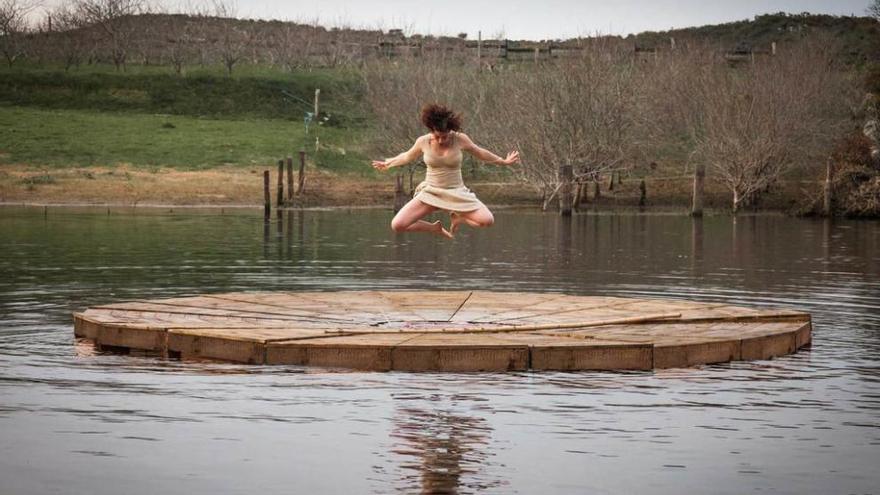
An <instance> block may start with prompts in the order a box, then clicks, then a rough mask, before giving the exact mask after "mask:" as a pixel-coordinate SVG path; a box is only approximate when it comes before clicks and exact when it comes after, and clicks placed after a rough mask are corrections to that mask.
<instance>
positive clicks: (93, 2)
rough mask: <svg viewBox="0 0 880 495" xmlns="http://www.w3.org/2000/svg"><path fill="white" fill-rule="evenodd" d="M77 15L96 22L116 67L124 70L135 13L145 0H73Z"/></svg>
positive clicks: (133, 30)
mask: <svg viewBox="0 0 880 495" xmlns="http://www.w3.org/2000/svg"><path fill="white" fill-rule="evenodd" d="M71 4H72V6H73V7H72V8H73V10H74V11H75V13H76V16H77V17H78V18H79V19H81V20H82V21H83V22H84V23H85V24H87V25H94V26H96V27H97V28H98V29H100V31H101V32H102V33H103V35H104V40H105V41H106V42H107V44H108V49H109V51H110V57H111V59H112V60H113V64H114V65H115V66H116V69H117V70H125V62H126V60H127V58H128V55H129V51H130V50H131V45H132V39H133V37H134V34H135V30H136V29H137V26H136V24H135V22H133V19H132V17H133V16H134V15H136V14H138V13H140V12H141V11H142V9H143V7H144V5H145V2H144V0H73V1H72V2H71Z"/></svg>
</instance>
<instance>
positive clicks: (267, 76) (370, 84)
mask: <svg viewBox="0 0 880 495" xmlns="http://www.w3.org/2000/svg"><path fill="white" fill-rule="evenodd" d="M2 10H3V16H0V19H6V21H4V23H3V26H4V27H3V31H2V32H0V49H2V52H3V54H4V56H5V58H6V61H7V64H6V65H7V67H6V68H5V69H4V71H3V78H2V81H0V101H2V102H3V103H4V104H5V105H12V106H14V107H15V108H19V109H21V108H43V109H66V110H71V111H81V112H104V113H106V112H126V113H130V114H132V115H139V114H143V115H152V114H168V115H182V116H189V117H193V118H203V117H209V118H212V119H270V120H271V119H279V120H287V121H294V122H296V121H300V120H301V119H302V118H303V115H304V114H305V115H306V119H307V120H308V119H309V117H308V115H309V111H310V105H311V98H312V94H313V92H314V90H315V89H319V88H320V89H321V90H322V93H321V94H322V98H324V99H325V100H324V107H323V108H324V112H323V113H322V120H321V121H320V122H318V123H319V124H321V125H324V126H326V127H334V128H336V129H337V131H335V132H336V134H335V136H336V137H337V138H338V139H339V140H340V141H339V142H336V143H333V142H326V141H324V142H321V141H320V140H316V142H315V150H316V151H317V150H319V149H325V150H340V149H341V150H342V151H340V152H339V153H338V154H337V155H335V157H334V155H332V154H331V155H328V156H327V160H329V161H331V162H332V161H334V160H339V161H340V162H343V161H347V162H348V163H354V162H356V161H357V160H360V159H363V158H364V157H366V156H368V155H373V156H376V155H382V154H385V155H387V154H391V153H394V152H396V151H399V150H400V148H401V147H404V146H408V145H409V143H411V142H412V140H413V139H414V138H415V137H416V136H417V135H418V134H419V133H421V132H422V130H421V129H420V128H419V125H418V122H416V120H415V119H414V118H412V119H409V118H406V116H407V115H415V113H416V111H417V109H418V107H419V105H420V104H421V103H423V102H425V101H430V100H440V101H445V102H448V103H450V104H452V105H453V106H455V107H456V108H460V109H464V110H465V111H466V114H467V115H466V118H467V126H468V130H469V131H471V132H473V133H474V135H476V136H479V138H480V139H481V140H482V142H483V143H484V144H486V145H487V146H490V147H493V148H500V149H514V148H515V149H519V150H520V151H521V152H522V153H523V156H524V157H527V159H524V160H523V164H522V166H520V167H517V168H516V169H515V170H514V172H513V174H512V175H510V176H505V175H502V176H501V177H502V179H503V180H508V179H509V180H518V181H520V182H521V183H524V184H527V185H529V186H530V187H533V188H534V189H535V190H536V191H537V195H538V196H539V197H540V198H541V199H542V205H543V207H545V208H547V207H549V206H550V205H552V204H554V202H555V201H556V200H557V192H558V191H559V188H560V185H561V178H560V172H559V170H560V167H561V166H563V165H571V166H572V167H573V169H574V177H575V181H576V182H577V184H578V188H577V189H578V193H577V194H576V195H575V196H576V201H578V202H580V201H582V200H585V199H586V198H588V196H590V194H588V192H591V193H592V196H594V197H595V199H598V197H599V195H600V189H603V190H604V189H608V190H613V191H615V192H614V193H613V194H615V195H620V194H624V193H623V192H622V191H626V190H627V187H629V188H632V187H635V184H636V182H635V181H633V180H630V179H632V178H635V179H639V180H641V179H645V180H648V181H651V180H654V184H653V185H651V189H652V191H654V190H657V188H658V187H661V185H660V184H661V183H662V181H661V179H662V180H664V181H679V183H680V184H683V185H684V187H683V189H682V188H679V190H678V192H677V193H674V194H679V196H681V195H682V194H684V195H689V190H690V185H689V184H690V182H691V180H692V179H691V177H694V178H696V177H703V176H705V177H706V181H707V184H708V185H709V186H708V187H715V188H716V190H720V191H722V192H723V194H725V195H728V199H727V200H726V202H727V204H726V206H727V208H730V209H732V210H733V211H739V210H742V209H745V208H761V207H766V206H769V205H772V207H776V208H780V207H781V208H785V209H800V210H802V211H820V210H822V207H821V206H820V204H821V203H822V201H821V198H822V191H823V185H822V181H823V180H825V179H826V177H827V178H828V180H827V181H826V182H829V183H831V182H833V183H834V184H835V186H834V187H832V188H831V189H832V190H833V191H834V192H835V194H836V197H837V198H838V200H836V201H835V202H834V205H836V206H838V207H839V208H840V211H841V212H843V213H850V212H853V213H855V214H859V215H872V214H877V213H880V210H877V208H880V206H876V207H875V206H870V205H875V204H876V205H880V201H875V199H876V197H875V196H876V194H878V191H880V185H878V176H880V166H878V164H877V160H878V159H880V157H878V154H877V143H876V136H875V134H876V132H875V129H876V126H877V124H876V113H877V105H878V103H877V96H876V94H877V93H876V91H877V88H876V86H877V85H878V82H877V81H878V80H880V77H878V69H877V68H878V67H880V22H878V20H877V19H876V18H871V17H835V16H827V15H812V14H806V13H804V14H794V15H792V14H783V13H780V14H768V15H761V16H757V17H756V18H755V19H753V20H747V21H740V22H734V23H728V24H722V25H716V26H702V27H695V28H687V29H677V30H671V31H666V32H649V33H640V34H637V35H631V36H626V37H620V36H601V37H592V38H577V39H569V40H552V41H551V40H544V41H526V40H506V39H500V40H499V39H495V40H483V39H481V40H472V39H468V38H467V36H465V35H459V36H439V37H437V36H427V35H418V34H415V33H408V32H405V31H403V30H397V29H392V30H389V31H378V30H358V29H348V28H343V27H336V28H326V27H322V26H319V25H317V24H309V23H301V22H300V23H296V22H282V21H265V20H242V19H236V18H235V12H234V11H233V9H231V8H229V7H227V6H225V5H224V4H222V3H216V4H214V7H212V9H203V10H201V11H192V12H187V13H171V12H156V11H154V10H153V11H150V10H148V9H147V8H146V4H145V3H144V2H142V1H140V0H73V1H70V2H65V3H64V4H63V5H62V6H61V7H59V8H57V9H56V10H54V11H52V12H51V13H50V14H49V15H48V16H46V18H45V19H42V20H41V22H40V23H39V24H38V25H36V26H29V25H27V24H26V23H24V22H22V19H23V15H24V14H25V13H26V12H27V11H28V6H27V5H25V4H23V3H22V1H21V0H3V3H2ZM866 94H867V95H868V96H866ZM872 119H873V120H872ZM871 122H874V124H872V123H871ZM872 126H873V127H872ZM514 129H515V132H513V130H514ZM297 132H299V131H297ZM872 133H873V134H872ZM854 136H863V137H864V139H862V138H859V139H856V138H855V137H854ZM0 137H2V135H0ZM3 139H7V138H3ZM297 139H298V140H300V141H299V142H304V141H302V140H304V139H305V136H299V137H298V138H297ZM309 139H315V137H314V136H313V137H310V138H309ZM319 143H320V144H319ZM352 143H366V144H363V145H353V144H352ZM300 145H302V144H300ZM322 146H323V148H322ZM853 146H856V147H860V148H859V149H858V150H856V151H853V152H850V151H847V150H848V149H849V148H852V147H853ZM847 147H849V148H847ZM0 148H3V149H0V152H5V153H6V154H8V155H12V156H13V158H14V156H15V153H12V152H10V149H11V148H12V144H9V143H3V142H0ZM844 148H846V149H844ZM866 156H867V157H868V158H867V159H865V158H864V157H866ZM852 157H857V159H852ZM847 160H849V161H847ZM832 162H833V163H832ZM844 162H846V163H844ZM829 163H832V165H833V166H832V165H829ZM856 163H857V164H858V167H861V168H859V169H858V173H852V172H851V171H852V170H853V167H854V166H855V165H854V164H856ZM205 165H210V164H205ZM472 169H473V170H474V171H477V170H478V167H476V165H472ZM838 170H839V171H841V173H839V174H838V173H835V172H836V171H838ZM844 170H846V171H848V172H843V171H844ZM417 172H418V165H415V166H412V167H410V168H409V169H408V170H407V171H406V172H405V173H408V174H409V175H410V178H411V177H412V175H413V174H414V173H417ZM843 174H848V175H846V177H848V179H846V180H844V179H842V178H841V177H844V175H843ZM832 176H833V177H832ZM624 181H625V182H626V183H627V186H623V182H624ZM849 184H851V186H848V185H849ZM615 187H616V188H617V189H614V188H615ZM827 189H828V187H827V186H826V187H825V190H827ZM661 191H662V189H661ZM852 191H857V195H858V198H867V199H866V200H864V201H862V200H859V199H858V198H857V199H856V200H853V199H852V197H855V196H852V194H856V193H855V192H852ZM606 196H607V193H606ZM774 197H776V198H777V199H776V200H775V201H774V200H770V199H768V198H771V199H772V198H774ZM780 197H784V199H783V200H781V201H780V200H779V198H780ZM856 203H858V204H862V206H859V207H854V206H853V205H855V204H856ZM864 204H868V205H869V206H867V207H865V206H864ZM715 206H720V205H718V204H715ZM827 209H828V208H826V210H827Z"/></svg>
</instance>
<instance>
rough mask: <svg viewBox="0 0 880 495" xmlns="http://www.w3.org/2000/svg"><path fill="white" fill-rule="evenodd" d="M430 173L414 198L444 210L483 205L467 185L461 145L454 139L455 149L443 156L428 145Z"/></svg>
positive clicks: (457, 209) (425, 152)
mask: <svg viewBox="0 0 880 495" xmlns="http://www.w3.org/2000/svg"><path fill="white" fill-rule="evenodd" d="M424 159H425V165H427V166H428V172H427V173H426V174H425V180H424V181H423V182H422V183H421V184H419V185H418V187H416V191H415V192H416V194H415V196H413V199H417V200H419V201H421V202H422V203H425V204H427V205H431V206H433V207H436V208H440V209H441V210H446V211H455V212H467V211H474V210H478V209H480V208H482V207H483V206H484V205H483V203H482V202H481V201H480V200H479V199H477V195H476V194H474V193H473V192H471V190H470V189H468V188H467V187H465V185H464V180H462V178H461V159H462V153H461V148H460V147H459V146H458V145H457V143H456V142H455V138H453V143H452V149H450V150H449V151H448V152H447V153H446V155H444V156H439V155H437V154H436V153H434V151H433V150H431V146H430V145H428V146H427V148H426V149H425V151H424Z"/></svg>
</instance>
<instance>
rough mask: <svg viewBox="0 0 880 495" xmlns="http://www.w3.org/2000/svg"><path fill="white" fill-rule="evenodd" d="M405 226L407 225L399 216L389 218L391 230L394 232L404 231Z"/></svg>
mask: <svg viewBox="0 0 880 495" xmlns="http://www.w3.org/2000/svg"><path fill="white" fill-rule="evenodd" d="M407 227H409V225H407V224H406V222H404V221H403V220H401V219H399V218H396V217H395V218H394V219H393V220H391V230H393V231H395V232H406V229H407Z"/></svg>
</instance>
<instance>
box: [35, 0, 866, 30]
mask: <svg viewBox="0 0 880 495" xmlns="http://www.w3.org/2000/svg"><path fill="white" fill-rule="evenodd" d="M63 1H64V0H46V2H45V3H46V4H47V5H53V4H55V5H57V4H58V3H60V2H63ZM159 1H160V3H162V4H163V5H166V6H178V5H186V4H187V3H188V4H197V5H198V4H204V3H208V2H210V1H211V0H159ZM225 3H226V4H233V5H235V9H236V11H237V14H238V15H237V17H249V18H262V19H285V20H294V21H301V22H312V21H314V20H315V19H317V20H318V22H319V24H321V25H324V26H341V25H347V26H351V27H357V28H361V27H363V28H381V29H386V30H387V29H390V28H402V29H405V30H407V31H409V32H412V33H421V34H435V35H439V34H446V35H455V34H458V33H462V32H465V33H468V35H469V36H470V37H472V38H476V36H477V31H480V30H482V32H483V36H484V37H486V38H490V37H495V36H496V35H498V34H500V33H503V35H504V36H505V37H507V38H512V39H536V40H538V39H556V38H561V39H565V38H571V37H575V36H580V35H593V34H622V35H626V34H629V33H637V32H641V31H660V30H666V29H670V28H678V27H688V26H702V25H705V24H719V23H724V22H730V21H737V20H743V19H751V18H753V17H754V16H755V15H758V14H765V13H772V12H789V13H800V12H811V13H817V14H818V13H823V14H834V15H858V16H863V15H866V14H865V10H866V8H867V6H868V3H869V0H440V1H430V0H425V1H420V2H415V1H407V0H361V1H354V0H226V1H225Z"/></svg>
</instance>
